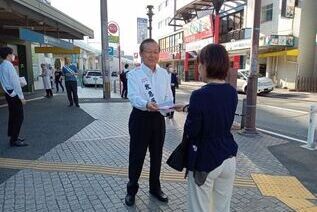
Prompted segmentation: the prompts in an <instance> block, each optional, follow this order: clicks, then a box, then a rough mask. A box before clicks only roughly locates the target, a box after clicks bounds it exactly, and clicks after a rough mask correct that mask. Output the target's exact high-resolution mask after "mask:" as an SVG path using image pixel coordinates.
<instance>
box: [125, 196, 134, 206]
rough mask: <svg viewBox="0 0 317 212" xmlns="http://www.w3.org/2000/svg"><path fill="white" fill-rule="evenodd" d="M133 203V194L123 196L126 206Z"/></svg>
mask: <svg viewBox="0 0 317 212" xmlns="http://www.w3.org/2000/svg"><path fill="white" fill-rule="evenodd" d="M134 203H135V196H134V195H131V194H127V196H125V204H126V205H127V206H132V205H134Z"/></svg>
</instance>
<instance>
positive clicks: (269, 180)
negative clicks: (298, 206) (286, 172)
mask: <svg viewBox="0 0 317 212" xmlns="http://www.w3.org/2000/svg"><path fill="white" fill-rule="evenodd" d="M251 176H252V178H253V180H254V182H255V183H256V185H257V186H258V188H259V190H260V191H261V193H262V194H263V195H264V196H273V197H289V198H297V199H316V197H315V196H314V195H313V194H312V193H310V192H309V191H308V190H307V189H306V188H305V187H304V186H303V185H302V184H301V182H300V181H299V180H297V178H296V177H290V176H270V175H263V174H252V175H251Z"/></svg>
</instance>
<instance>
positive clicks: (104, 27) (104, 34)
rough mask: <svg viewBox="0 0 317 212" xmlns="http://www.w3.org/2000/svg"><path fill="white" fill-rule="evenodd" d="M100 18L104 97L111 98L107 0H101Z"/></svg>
mask: <svg viewBox="0 0 317 212" xmlns="http://www.w3.org/2000/svg"><path fill="white" fill-rule="evenodd" d="M100 16H101V17H100V18H101V39H102V41H101V43H102V53H101V54H102V56H101V58H102V61H101V67H102V75H103V77H102V78H103V98H104V99H110V98H111V88H110V86H111V85H110V71H109V60H108V12H107V0H100Z"/></svg>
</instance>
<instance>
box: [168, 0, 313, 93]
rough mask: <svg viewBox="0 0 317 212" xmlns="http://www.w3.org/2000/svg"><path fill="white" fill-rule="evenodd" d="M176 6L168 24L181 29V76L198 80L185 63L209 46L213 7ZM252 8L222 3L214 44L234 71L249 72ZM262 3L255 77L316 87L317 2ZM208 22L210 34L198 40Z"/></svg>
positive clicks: (199, 4) (196, 2) (198, 4)
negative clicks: (222, 48) (221, 48)
mask: <svg viewBox="0 0 317 212" xmlns="http://www.w3.org/2000/svg"><path fill="white" fill-rule="evenodd" d="M177 2H178V1H177ZM179 2H180V3H179V4H176V5H181V7H180V8H179V7H177V10H176V13H174V17H173V18H172V20H171V22H170V23H173V21H177V23H178V24H176V25H178V26H180V25H181V26H182V29H183V33H184V35H183V36H184V39H183V46H184V49H185V53H184V56H185V58H181V59H182V60H183V61H184V73H185V74H184V75H185V76H186V72H188V73H193V74H189V77H188V78H187V80H199V77H197V76H195V75H196V73H197V71H196V70H195V69H197V66H196V65H195V62H194V64H191V62H190V61H191V60H194V59H193V58H195V55H196V54H197V53H198V51H199V49H201V48H202V47H203V46H204V45H206V44H208V43H213V42H214V41H213V37H214V33H215V27H214V23H215V21H214V20H215V16H214V15H213V14H214V13H213V5H212V3H211V2H209V3H208V2H207V3H206V1H202V0H194V1H185V0H182V1H181V0H180V1H179ZM253 4H254V0H248V1H225V2H224V4H223V5H222V7H221V10H220V12H219V15H220V24H219V25H220V26H219V43H221V44H222V45H224V46H225V47H226V49H227V50H228V52H229V55H230V60H231V67H232V68H234V69H249V68H250V48H251V32H252V24H253V8H254V7H253ZM261 4H262V5H261V25H260V41H259V58H258V59H259V60H258V64H259V73H260V75H263V76H267V77H270V78H271V79H272V80H273V81H274V82H275V84H276V86H278V87H281V88H288V89H299V90H309V88H310V90H314V89H316V87H317V86H315V87H314V85H313V84H314V82H315V81H314V80H316V79H317V48H316V32H317V22H316V21H314V20H317V13H316V12H315V11H316V9H317V1H315V0H262V3H261ZM204 19H205V21H204ZM208 19H209V20H210V30H211V35H207V36H205V37H201V36H204V35H206V34H204V32H203V31H204V30H205V32H206V31H208V30H206V29H207V28H206V27H202V26H204V25H205V26H206V20H208ZM170 27H171V28H173V26H170ZM188 29H189V30H188ZM188 32H189V33H188ZM195 33H196V35H195ZM207 34H208V33H207ZM170 53H172V52H170ZM166 54H167V53H165V55H166ZM187 61H189V62H187ZM186 68H188V69H189V71H187V70H186ZM192 69H194V70H192ZM192 75H193V76H194V77H192ZM302 87H303V88H304V89H303V88H302Z"/></svg>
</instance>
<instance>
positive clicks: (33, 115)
mask: <svg viewBox="0 0 317 212" xmlns="http://www.w3.org/2000/svg"><path fill="white" fill-rule="evenodd" d="M67 104H68V103H67V99H66V96H64V95H62V96H54V97H53V98H52V99H46V98H45V99H41V100H37V101H32V102H28V103H27V104H26V105H25V107H24V122H23V125H22V130H21V133H20V135H21V136H23V137H25V138H26V141H25V142H27V143H28V144H29V146H27V147H10V146H9V142H8V141H9V140H8V137H7V121H8V108H7V107H4V108H0V157H2V158H16V159H27V160H35V159H37V158H39V157H41V156H42V155H44V154H45V153H46V152H48V151H50V150H51V149H52V148H53V147H55V146H56V145H58V144H60V143H63V142H64V141H66V140H67V139H69V138H70V137H71V136H73V135H74V134H76V133H77V132H79V131H80V130H81V129H82V128H84V127H85V126H87V125H88V124H90V123H91V122H93V121H94V119H93V118H92V117H91V116H90V115H88V114H87V113H86V112H84V111H83V110H82V109H80V108H77V107H67ZM17 171H18V170H7V169H0V183H2V182H3V181H5V180H6V179H7V178H9V177H10V176H12V175H13V174H15V173H16V172H17Z"/></svg>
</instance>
